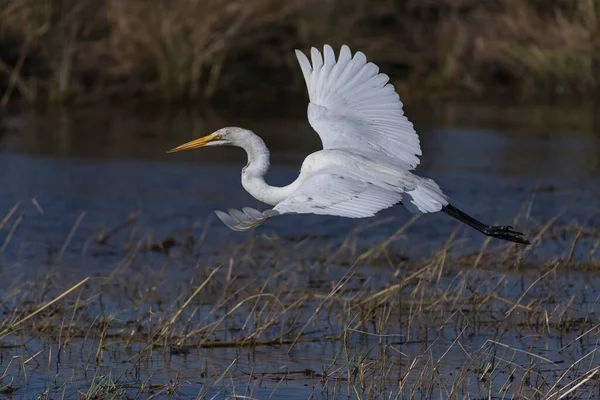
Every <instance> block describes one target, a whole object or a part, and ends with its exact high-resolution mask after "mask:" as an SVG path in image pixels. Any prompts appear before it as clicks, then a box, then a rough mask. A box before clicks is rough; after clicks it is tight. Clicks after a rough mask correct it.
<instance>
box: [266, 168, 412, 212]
mask: <svg viewBox="0 0 600 400" xmlns="http://www.w3.org/2000/svg"><path fill="white" fill-rule="evenodd" d="M401 200H402V193H400V192H398V191H391V190H387V189H383V188H381V187H379V186H376V185H374V184H372V183H369V182H365V181H363V180H360V179H358V178H356V177H353V176H352V174H351V173H350V172H349V171H343V170H342V169H341V168H337V167H328V168H324V169H322V170H321V171H319V172H317V173H316V174H315V175H313V176H312V177H310V178H309V179H308V180H307V181H306V182H304V184H302V186H300V188H298V190H297V191H296V192H294V193H293V194H292V195H291V196H290V197H288V198H286V199H285V200H284V201H282V202H281V203H279V204H277V205H276V206H275V207H274V208H273V210H274V211H277V212H278V213H280V214H284V213H297V214H321V215H337V216H340V217H348V218H363V217H372V216H373V215H375V213H377V212H378V211H379V210H383V209H384V208H388V207H391V206H393V205H394V204H397V203H399V202H400V201H401Z"/></svg>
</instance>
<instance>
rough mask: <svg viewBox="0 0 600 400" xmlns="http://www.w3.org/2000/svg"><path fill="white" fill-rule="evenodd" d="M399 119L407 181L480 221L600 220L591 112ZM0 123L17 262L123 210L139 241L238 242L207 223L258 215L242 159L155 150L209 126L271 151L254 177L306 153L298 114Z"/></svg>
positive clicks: (427, 240)
mask: <svg viewBox="0 0 600 400" xmlns="http://www.w3.org/2000/svg"><path fill="white" fill-rule="evenodd" d="M408 112H409V116H411V119H412V120H413V121H414V123H415V126H416V128H417V130H418V132H419V133H420V137H421V141H422V147H423V154H424V155H423V157H422V164H421V166H419V168H418V169H417V173H419V174H421V175H424V176H428V177H432V178H434V179H436V181H437V182H438V183H439V184H440V186H441V187H442V188H443V189H444V191H445V192H446V193H447V194H448V195H449V196H450V197H451V198H452V199H453V200H452V201H453V203H454V204H455V205H457V206H459V207H460V208H462V209H464V210H465V211H467V212H469V213H471V214H473V215H474V216H476V217H478V218H481V219H482V220H484V222H489V223H492V222H494V223H502V224H506V223H512V224H514V225H517V226H518V227H519V229H523V230H525V231H528V230H529V231H531V230H535V229H536V228H539V226H540V225H541V224H544V223H545V222H546V221H548V220H549V219H550V218H552V217H554V216H556V215H557V214H561V216H560V218H559V220H558V221H557V224H556V225H557V226H567V225H568V224H570V223H578V224H583V225H589V226H595V225H598V222H600V221H599V219H598V202H597V201H596V200H595V199H597V197H598V194H599V192H600V184H599V182H600V181H599V178H600V133H599V132H600V128H598V126H599V125H600V123H599V122H598V119H599V118H600V117H595V115H596V114H597V112H595V111H594V109H593V108H589V109H574V110H565V109H562V108H561V109H559V110H557V109H553V108H550V107H545V108H544V107H537V108H535V107H531V108H529V109H528V108H527V107H514V108H501V107H493V106H482V105H472V104H471V105H440V106H427V107H425V106H424V107H420V108H416V109H414V110H409V111H408ZM4 125H5V126H6V128H5V129H4V132H3V134H2V139H1V143H2V144H1V145H0V146H1V147H0V148H2V149H3V152H2V153H0V187H1V190H2V196H1V197H0V215H5V214H6V213H7V212H8V211H9V210H10V209H11V208H12V207H13V206H14V205H15V204H16V203H17V202H22V204H21V205H20V207H19V210H20V212H22V213H23V214H24V215H25V217H26V218H27V223H26V224H24V225H23V226H24V229H19V230H17V231H16V232H15V234H16V235H17V236H15V239H17V240H13V241H12V242H13V244H12V245H9V246H7V248H6V249H5V256H6V255H7V254H11V253H12V254H13V255H14V256H16V257H25V258H30V257H31V258H35V257H36V256H37V255H39V254H40V253H41V252H45V251H46V250H47V247H48V243H49V242H52V243H62V242H63V241H64V239H65V238H66V237H67V236H68V233H69V232H70V230H71V228H72V227H73V224H74V223H75V222H76V221H77V219H78V218H79V217H80V216H81V215H82V213H85V215H84V216H83V217H82V218H83V219H82V220H81V223H80V224H79V226H78V235H75V236H74V237H73V243H72V245H71V246H69V251H71V252H77V251H78V250H77V249H78V248H81V243H82V241H85V239H86V238H87V237H89V235H90V234H92V233H93V232H95V231H97V230H100V229H102V228H106V227H113V226H115V225H117V224H119V223H121V222H122V221H123V220H124V219H126V218H127V216H128V215H129V214H131V213H135V214H136V215H137V216H138V218H139V220H138V223H139V225H138V226H139V229H140V230H141V231H144V230H147V231H151V232H152V234H153V235H155V236H156V237H157V238H160V237H164V236H167V235H171V234H173V232H179V231H182V230H189V229H198V227H200V226H203V225H204V224H205V223H206V222H207V221H208V222H209V223H210V229H211V232H212V233H213V234H212V235H211V237H212V238H217V240H219V239H218V238H219V237H220V236H221V235H225V236H227V237H230V238H238V239H239V238H243V237H244V236H243V234H239V233H234V232H229V231H228V230H227V229H226V228H225V227H224V226H222V225H221V223H220V221H218V220H216V218H214V217H213V213H212V211H213V210H214V209H226V208H228V207H236V208H241V207H243V206H253V207H256V208H259V209H260V208H265V206H264V205H261V204H260V203H258V202H257V201H256V200H254V199H253V198H252V197H250V196H249V195H248V194H247V193H246V192H245V191H244V190H243V188H242V187H241V184H240V169H241V167H242V166H243V165H244V164H245V154H244V153H243V151H242V150H240V149H233V148H209V149H200V150H197V151H193V152H187V153H180V154H169V155H167V154H165V150H167V149H169V148H172V147H174V146H176V145H178V144H181V143H183V142H185V141H188V140H190V139H192V138H194V137H199V136H201V135H204V134H207V133H210V132H212V131H214V130H215V129H217V128H219V127H221V126H226V125H239V126H244V127H248V128H250V129H253V130H254V131H255V132H257V133H259V134H260V135H261V136H262V137H263V138H264V139H265V141H266V143H267V145H268V146H269V148H270V149H271V150H272V170H271V171H270V173H269V175H268V177H267V178H268V179H267V180H268V181H269V182H270V183H273V184H286V183H288V182H290V181H291V180H293V179H294V178H295V176H296V174H297V171H298V168H299V166H300V165H301V163H302V160H303V159H304V157H305V156H306V155H307V154H309V153H310V152H311V151H314V150H317V149H318V147H319V145H320V142H319V139H318V136H317V135H316V134H315V133H314V132H313V131H312V130H311V128H310V126H309V125H308V123H307V122H306V120H305V119H304V115H303V114H300V115H298V116H294V117H288V118H285V119H278V120H277V119H273V118H270V119H259V118H255V119H243V118H239V117H237V118H236V117H235V115H226V114H225V115H212V116H208V117H207V116H201V115H199V114H194V113H192V112H184V111H180V112H175V113H160V112H156V111H146V112H145V113H139V112H137V113H134V112H131V111H123V110H84V111H73V112H65V111H55V112H48V113H45V114H39V115H13V116H11V117H10V118H8V119H7V120H5V122H4ZM32 199H34V201H36V202H37V203H38V204H39V207H40V208H41V210H42V211H43V215H42V214H40V210H38V207H37V205H36V204H33V203H32ZM381 216H382V217H384V218H385V217H393V220H392V221H390V222H389V223H386V224H383V225H381V226H379V227H378V228H376V229H367V230H366V232H365V233H364V235H365V240H367V241H369V240H379V239H381V238H383V237H387V236H389V235H390V234H391V233H393V232H394V231H395V230H396V229H397V228H398V226H400V225H401V224H403V222H404V221H406V220H407V219H408V217H409V214H408V213H407V212H406V211H404V210H403V209H398V208H396V209H391V210H386V211H384V212H382V213H381ZM365 222H366V223H369V222H371V221H368V220H358V221H356V220H348V219H341V218H331V217H323V216H306V215H304V216H286V217H281V218H274V219H272V220H270V221H269V222H268V224H266V225H265V226H263V227H261V228H260V229H259V232H268V233H269V232H271V233H273V232H274V233H277V234H278V235H282V236H284V237H285V236H287V237H296V236H298V235H315V234H318V235H325V236H330V235H333V236H340V237H345V236H346V234H347V232H348V231H349V230H351V229H352V228H353V227H355V226H357V225H360V224H364V223H365ZM456 227H457V224H456V222H455V221H453V220H451V219H450V218H448V217H447V216H445V215H426V216H424V217H423V218H421V220H420V221H418V222H417V223H416V224H414V226H413V227H411V228H410V230H409V231H408V235H409V236H408V239H409V241H410V245H409V246H408V247H409V249H410V251H411V252H412V253H414V254H417V255H419V254H420V255H425V256H426V255H427V254H428V251H429V250H428V249H429V247H428V246H429V245H431V246H433V247H436V246H439V244H440V243H441V241H442V240H445V239H447V237H448V235H449V234H450V233H451V232H452V231H453V230H454V229H455V228H456ZM462 232H463V233H462V234H461V235H462V236H461V237H465V235H466V237H467V238H469V239H470V240H469V242H472V243H475V246H477V245H478V244H477V243H479V242H480V241H481V240H482V238H481V237H480V235H479V234H478V233H476V232H471V230H470V229H463V230H462ZM16 243H18V244H16ZM416 244H417V245H416ZM562 250H563V249H562V248H556V247H554V245H553V244H551V243H548V244H547V246H542V247H541V248H539V249H537V253H539V254H542V255H543V256H544V257H547V256H548V255H549V254H554V255H556V254H560V252H561V251H562Z"/></svg>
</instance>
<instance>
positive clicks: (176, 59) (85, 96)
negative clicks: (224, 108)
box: [0, 0, 600, 109]
mask: <svg viewBox="0 0 600 400" xmlns="http://www.w3.org/2000/svg"><path fill="white" fill-rule="evenodd" d="M324 43H329V44H331V45H332V46H333V47H334V48H339V46H340V45H341V44H348V45H349V46H350V47H351V49H352V50H353V51H357V50H361V51H363V52H364V53H365V54H367V56H368V58H369V60H370V61H373V62H375V63H377V64H378V65H379V67H380V68H381V69H382V70H383V71H385V72H386V73H387V74H388V75H389V76H390V77H391V78H392V82H393V83H394V84H395V85H396V88H397V89H398V91H399V92H400V93H401V95H402V96H403V98H419V97H424V96H427V97H428V98H431V97H433V98H440V97H442V98H448V97H451V98H457V97H469V98H482V97H484V96H485V97H487V98H490V97H502V96H503V97H511V98H518V99H528V100H531V99H535V100H539V101H544V102H548V101H555V100H559V99H563V98H568V99H579V101H582V100H587V99H590V98H592V97H597V94H598V93H599V92H600V90H599V89H600V78H599V74H598V71H600V0H497V1H488V2H481V1H478V0H429V1H422V0H420V1H411V0H408V1H396V0H381V1H378V2H372V1H368V0H358V1H355V2H347V1H346V0H319V1H316V0H298V1H281V0H231V1H222V0H181V1H176V2H173V1H166V0H148V1H138V0H134V1H127V2H124V1H121V0H100V1H97V0H15V1H7V0H2V1H0V109H1V108H5V107H7V106H8V105H9V104H10V103H25V104H52V103H96V102H102V101H116V100H128V101H129V100H141V99H144V100H155V101H160V102H163V101H164V102H183V103H186V102H196V101H201V102H202V101H217V102H218V101H219V99H221V100H225V99H227V101H228V102H229V101H232V102H240V103H244V102H248V101H249V100H251V99H256V97H257V96H258V95H260V98H261V101H267V102H278V101H280V99H281V95H282V93H283V92H289V91H294V92H301V91H303V89H304V86H303V82H302V78H301V74H300V73H299V68H298V66H297V63H296V60H295V56H294V52H293V50H294V49H295V48H298V49H302V50H303V51H307V50H308V49H309V48H310V47H311V46H313V45H314V46H317V47H321V46H322V45H323V44H324ZM252 101H255V100H252Z"/></svg>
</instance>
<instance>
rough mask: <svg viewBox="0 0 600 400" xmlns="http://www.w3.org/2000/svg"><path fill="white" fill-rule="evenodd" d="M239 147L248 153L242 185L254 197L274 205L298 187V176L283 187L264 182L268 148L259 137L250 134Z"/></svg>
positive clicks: (267, 166) (267, 162) (299, 182)
mask: <svg viewBox="0 0 600 400" xmlns="http://www.w3.org/2000/svg"><path fill="white" fill-rule="evenodd" d="M240 147H242V148H243V149H244V150H246V154H247V155H248V164H247V165H246V166H245V167H244V169H243V170H242V186H243V187H244V189H246V191H248V193H250V194H251V195H252V196H253V197H254V198H255V199H257V200H259V201H262V202H263V203H267V204H270V205H273V206H274V205H276V204H278V203H280V202H281V201H283V200H284V199H285V198H287V197H289V196H290V195H291V194H292V193H293V192H294V191H296V190H297V189H298V187H299V186H300V184H301V181H300V178H298V179H296V180H295V181H294V182H292V183H291V184H289V185H287V186H283V187H276V186H270V185H269V184H268V183H267V182H265V179H264V176H265V175H266V173H267V171H268V170H269V149H267V146H266V145H265V142H263V140H262V139H261V138H260V137H258V136H256V135H254V134H252V135H251V137H249V138H248V140H246V141H244V143H242V144H240Z"/></svg>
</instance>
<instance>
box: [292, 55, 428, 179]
mask: <svg viewBox="0 0 600 400" xmlns="http://www.w3.org/2000/svg"><path fill="white" fill-rule="evenodd" d="M323 55H324V56H323ZM323 55H322V54H321V52H320V51H319V50H317V49H316V48H314V47H313V48H312V49H311V58H312V65H311V62H310V61H309V60H308V58H307V57H306V56H305V55H304V54H303V53H302V52H300V51H298V50H296V57H297V58H298V62H299V63H300V68H302V73H303V75H304V80H305V81H306V86H307V88H308V96H309V99H310V103H309V105H308V120H309V122H310V125H311V126H312V127H313V129H314V130H315V131H317V133H318V134H319V136H320V137H321V142H322V143H323V148H324V149H351V150H352V151H354V152H356V153H361V154H365V153H371V154H372V153H379V154H381V153H383V154H385V155H386V156H388V157H390V158H392V159H393V160H394V161H395V163H397V164H398V165H399V166H401V167H402V168H404V169H405V170H411V169H414V168H415V167H416V166H417V165H418V164H419V157H418V156H420V155H421V147H420V144H419V137H418V135H417V134H416V132H415V130H414V128H413V125H412V123H411V122H410V121H409V120H408V119H407V118H406V117H405V116H404V112H403V110H402V102H401V101H400V97H399V96H398V94H397V93H396V91H395V90H394V86H393V85H392V84H390V83H388V81H389V77H388V76H387V75H386V74H383V73H379V68H378V67H377V66H376V65H375V64H373V63H371V62H367V58H366V57H365V55H364V54H363V53H361V52H360V51H359V52H356V53H355V54H354V57H353V56H352V54H351V52H350V49H349V48H348V46H346V45H344V46H342V48H341V50H340V54H339V57H338V59H337V61H336V59H335V54H334V53H333V50H332V48H331V46H329V45H325V46H324V48H323Z"/></svg>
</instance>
